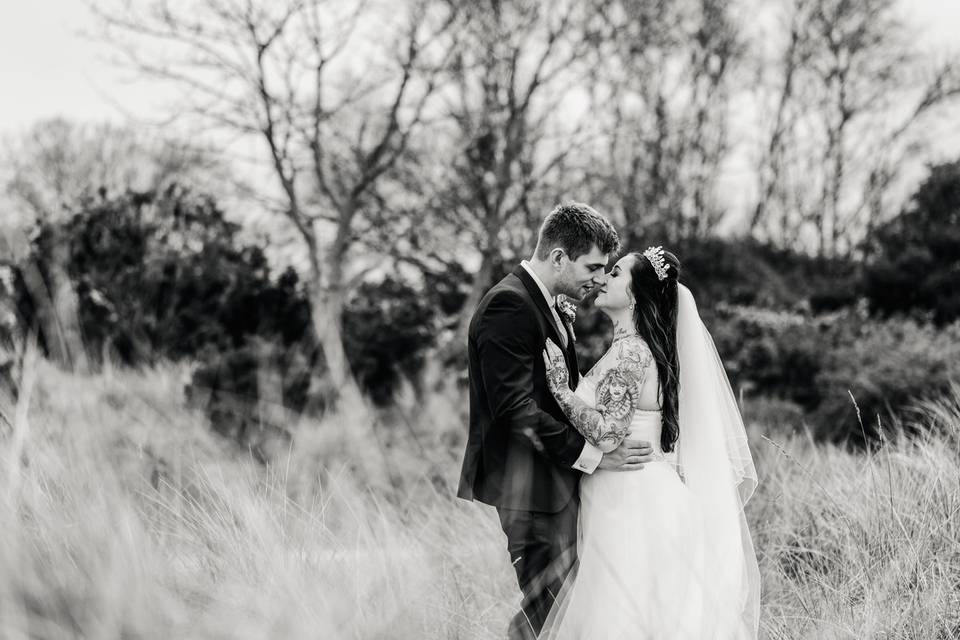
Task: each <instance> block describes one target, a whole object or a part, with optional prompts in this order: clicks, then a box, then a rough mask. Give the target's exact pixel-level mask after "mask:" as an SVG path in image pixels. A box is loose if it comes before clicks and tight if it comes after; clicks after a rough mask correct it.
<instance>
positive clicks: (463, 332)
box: [450, 249, 496, 350]
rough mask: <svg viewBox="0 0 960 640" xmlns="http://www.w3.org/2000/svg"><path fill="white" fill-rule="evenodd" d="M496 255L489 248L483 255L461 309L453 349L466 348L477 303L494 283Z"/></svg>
mask: <svg viewBox="0 0 960 640" xmlns="http://www.w3.org/2000/svg"><path fill="white" fill-rule="evenodd" d="M495 256H496V254H495V253H494V252H493V251H492V250H489V249H488V250H486V251H484V252H483V255H482V256H481V259H480V268H479V269H478V270H477V275H476V276H475V277H474V279H473V285H472V286H471V288H470V293H469V295H467V299H466V300H465V301H464V303H463V309H461V311H460V320H459V322H458V323H457V332H456V337H455V338H454V341H453V343H452V344H451V345H450V347H451V349H453V350H466V347H467V334H468V333H469V331H470V320H471V319H472V318H473V312H474V310H476V308H477V305H478V304H480V299H481V298H483V296H484V294H485V293H486V292H487V290H488V289H489V288H490V285H491V284H492V282H491V280H492V279H493V262H494V257H495Z"/></svg>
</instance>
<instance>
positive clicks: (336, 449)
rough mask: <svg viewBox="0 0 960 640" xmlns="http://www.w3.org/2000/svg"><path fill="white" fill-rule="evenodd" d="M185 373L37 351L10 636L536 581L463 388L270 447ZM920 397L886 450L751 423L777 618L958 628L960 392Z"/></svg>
mask: <svg viewBox="0 0 960 640" xmlns="http://www.w3.org/2000/svg"><path fill="white" fill-rule="evenodd" d="M182 373H183V372H182V370H180V369H178V368H176V367H166V368H160V369H155V370H151V371H146V372H143V373H130V372H126V371H124V372H114V371H110V370H107V371H105V372H103V373H101V374H98V375H96V376H90V377H80V376H74V375H68V374H64V373H62V372H60V371H58V370H56V369H55V368H53V367H52V366H50V365H48V364H46V363H44V362H42V361H41V362H36V363H35V365H34V366H28V367H27V374H26V375H27V379H26V380H24V385H23V390H24V391H23V393H22V394H21V402H20V405H19V406H18V407H17V408H16V410H14V409H13V408H8V409H7V411H5V413H6V415H8V416H9V418H10V419H9V423H7V424H5V425H3V426H0V431H2V435H0V530H2V531H3V543H2V544H0V637H2V638H75V637H84V638H272V637H283V638H418V639H419V638H497V637H502V634H503V631H504V628H505V625H506V622H507V620H508V618H509V616H510V615H511V613H512V610H513V608H514V606H515V605H516V603H517V601H518V594H517V591H516V587H515V585H514V582H513V576H512V572H511V569H510V566H509V563H508V560H507V556H506V552H505V550H504V545H503V539H502V534H501V533H500V531H499V529H498V527H497V523H496V520H495V518H494V516H493V514H492V513H491V510H490V509H488V508H484V507H482V506H480V505H472V504H467V503H464V502H462V501H458V500H456V499H454V498H453V497H452V487H453V484H454V480H455V478H456V473H457V462H458V457H459V454H460V446H461V444H460V443H461V440H462V435H461V434H462V429H463V426H462V424H463V423H462V417H463V404H462V402H461V401H460V398H459V397H458V396H456V394H454V393H453V392H449V391H448V392H446V393H438V394H437V395H436V396H435V397H431V398H428V399H426V401H425V402H424V403H422V404H414V403H412V402H411V403H409V404H407V405H401V406H400V407H398V408H397V409H395V410H394V411H393V412H391V413H390V414H388V415H386V416H381V419H380V420H379V421H378V422H376V423H371V422H370V421H369V420H366V419H360V418H357V417H356V416H346V415H344V416H336V417H330V418H328V419H327V420H325V421H323V422H322V423H319V424H314V423H310V422H304V423H303V424H299V425H297V426H296V427H295V433H296V440H295V444H294V445H293V446H290V447H288V448H287V449H286V450H281V451H280V452H279V453H278V454H277V455H276V460H275V462H274V463H273V464H272V465H270V466H269V467H266V468H264V467H263V466H261V465H259V464H258V463H257V462H255V461H254V460H253V459H252V457H251V456H250V455H247V454H245V452H243V451H238V450H237V449H235V448H234V447H233V446H232V445H230V444H229V443H226V442H224V441H222V440H219V439H218V438H217V437H216V436H214V435H212V434H211V433H210V432H209V430H208V429H207V427H206V425H205V423H204V421H203V418H202V416H201V415H200V414H199V413H197V412H194V411H191V410H188V409H186V408H185V405H184V402H183V398H182V392H181V388H182ZM917 420H921V421H924V422H925V425H924V426H925V427H927V429H926V431H927V432H929V433H930V435H928V436H924V437H918V438H914V439H912V440H899V441H896V442H891V443H888V444H887V446H885V447H884V448H883V449H881V450H880V451H879V452H876V453H873V454H869V455H863V454H860V455H857V454H852V453H849V452H846V451H843V450H841V449H839V448H836V447H832V446H820V445H815V444H813V443H812V442H811V441H810V440H809V439H808V438H806V437H803V436H791V437H786V438H777V437H770V439H769V440H767V439H764V438H763V437H760V436H761V435H762V434H761V433H760V432H761V431H762V429H759V428H756V427H753V428H752V431H753V432H754V434H753V435H755V436H757V437H756V438H755V440H754V451H755V455H756V458H757V462H758V467H759V470H760V474H761V486H760V489H759V490H758V493H757V495H756V496H755V498H754V500H753V501H752V502H751V503H750V505H749V507H748V511H749V514H748V515H749V517H750V520H751V522H752V524H753V531H754V536H755V542H756V546H757V549H758V553H759V556H760V563H761V570H762V574H763V586H764V606H763V614H762V623H761V626H762V634H763V636H764V637H767V638H944V639H945V638H957V637H960V613H958V611H960V599H958V595H957V594H958V592H960V523H958V515H957V514H958V512H960V393H958V394H957V396H956V397H953V398H948V399H945V400H944V401H942V402H940V403H936V404H931V405H929V406H927V407H926V409H925V411H924V413H923V414H922V415H921V416H919V417H918V418H917Z"/></svg>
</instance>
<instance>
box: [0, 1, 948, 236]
mask: <svg viewBox="0 0 960 640" xmlns="http://www.w3.org/2000/svg"><path fill="white" fill-rule="evenodd" d="M753 1H755V2H757V3H759V4H760V6H764V7H766V8H773V7H776V3H779V2H780V0H753ZM900 3H901V4H900V11H901V13H902V15H903V16H904V18H905V19H906V20H907V22H908V23H910V24H912V26H913V28H914V29H915V31H916V33H917V34H918V38H919V39H920V43H919V45H920V48H921V49H922V50H924V51H928V52H930V53H932V54H933V55H932V58H933V59H934V60H936V59H940V60H942V59H943V58H944V57H945V56H946V54H948V53H950V52H953V53H960V42H958V40H957V36H956V34H957V33H958V32H960V0H900ZM91 25H92V18H91V16H90V14H89V10H88V9H87V8H86V6H85V3H84V2H83V1H82V0H32V1H31V0H0V140H3V138H4V137H6V136H7V135H14V136H15V135H16V134H17V133H19V132H21V131H24V130H25V129H27V128H28V127H29V126H30V125H31V124H33V123H34V122H36V121H37V120H41V119H45V118H50V117H53V116H63V117H67V118H69V119H72V120H77V121H85V122H102V121H105V120H109V121H113V122H117V123H123V122H127V123H129V122H138V121H139V122H144V123H153V122H157V121H158V120H160V119H161V118H162V116H163V115H164V111H163V107H164V104H165V103H166V102H168V101H169V100H168V99H169V94H168V93H167V91H169V87H168V86H167V87H161V86H158V85H156V84H152V85H151V84H145V83H143V82H133V78H132V73H131V72H130V71H121V70H119V69H118V68H117V67H116V66H115V65H113V64H112V63H111V62H110V60H109V55H110V52H109V50H108V49H107V48H106V47H105V46H104V45H103V44H100V43H97V42H95V41H94V40H92V39H91V38H90V37H89V35H84V33H87V34H89V32H90V31H92V26H91ZM754 26H755V27H757V28H756V29H754V30H752V31H757V30H760V29H761V25H760V24H758V25H754ZM938 126H939V127H942V129H938V133H936V134H935V135H933V136H931V137H932V138H933V139H934V143H933V148H930V149H928V150H927V152H925V153H924V154H923V157H922V158H919V157H918V158H915V159H914V162H912V163H911V166H905V167H904V168H903V169H904V171H903V172H902V173H903V174H904V175H907V176H909V179H908V180H907V182H909V183H911V184H912V183H915V181H916V180H919V179H920V178H921V177H922V174H923V173H924V172H925V168H924V163H926V162H941V161H944V160H947V159H953V158H956V157H957V156H958V155H960V125H958V124H957V123H956V122H955V121H951V122H941V123H940V125H938ZM248 142H249V141H248ZM236 151H239V156H238V157H240V156H243V155H244V154H248V153H252V152H251V151H250V150H249V147H248V146H244V147H242V148H240V149H239V150H237V149H234V150H233V152H236ZM747 151H749V149H740V150H739V151H738V152H737V153H735V154H733V155H732V156H731V157H730V158H728V160H727V162H726V164H725V166H724V168H723V170H722V171H721V184H720V185H719V190H720V192H719V195H720V196H721V198H722V201H723V202H724V204H725V205H726V206H727V207H728V208H729V209H730V210H731V211H740V210H742V209H743V207H744V202H747V201H749V199H750V197H752V196H750V193H751V192H750V188H751V186H752V185H753V182H754V181H753V178H752V175H753V174H752V172H753V170H754V167H753V165H752V164H751V162H752V161H751V158H750V156H749V154H748V153H747ZM0 170H2V167H0ZM904 188H907V187H904ZM901 195H902V197H906V192H904V194H901ZM898 197H900V196H898ZM738 220H739V218H738V217H737V216H733V217H731V218H730V221H731V222H730V224H734V225H736V224H739V222H738Z"/></svg>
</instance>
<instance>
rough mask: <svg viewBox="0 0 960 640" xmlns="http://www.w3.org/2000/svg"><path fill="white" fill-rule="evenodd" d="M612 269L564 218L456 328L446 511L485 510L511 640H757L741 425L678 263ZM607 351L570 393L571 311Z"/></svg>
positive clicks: (662, 260)
mask: <svg viewBox="0 0 960 640" xmlns="http://www.w3.org/2000/svg"><path fill="white" fill-rule="evenodd" d="M619 253H620V241H619V238H618V235H617V232H616V230H615V229H614V228H613V226H612V225H611V224H610V222H609V221H608V220H606V219H605V218H604V217H603V216H601V215H600V214H599V213H597V212H596V211H594V210H593V209H592V208H590V207H589V206H587V205H584V204H579V203H569V204H563V205H560V206H558V207H556V208H555V209H554V210H553V211H552V212H550V214H549V215H548V216H547V218H546V220H544V222H543V225H542V226H541V228H540V232H539V235H538V238H537V247H536V250H535V253H534V255H533V256H532V257H531V259H530V260H525V261H523V262H522V263H521V264H520V265H519V266H518V267H517V268H516V269H515V270H514V271H513V273H511V274H509V275H507V276H506V277H505V278H504V279H503V280H501V281H500V282H499V283H498V284H497V285H495V286H494V287H493V288H492V289H490V291H489V292H488V293H487V294H486V296H485V297H484V298H483V299H482V300H481V302H480V304H479V305H478V307H477V309H476V311H475V313H474V316H473V320H472V322H471V324H470V331H469V344H468V357H469V364H468V367H469V377H470V430H469V435H468V439H467V447H466V453H465V457H464V461H463V468H462V471H461V476H460V487H459V491H458V495H459V496H460V497H461V498H465V499H468V500H474V499H475V500H478V501H480V502H483V503H486V504H489V505H492V506H494V507H496V509H497V513H498V515H499V518H500V524H501V526H502V528H503V532H504V533H505V534H506V540H507V549H508V552H509V555H510V562H511V563H512V565H513V568H514V569H515V571H516V574H517V581H518V583H519V585H520V590H521V591H522V594H523V598H522V601H521V607H520V612H519V613H517V615H516V616H514V618H513V620H512V621H511V623H510V626H509V630H508V635H509V637H510V638H511V640H519V639H533V638H540V639H544V638H546V639H549V640H561V639H562V640H589V639H594V638H595V639H597V640H617V639H624V640H625V639H628V638H629V639H635V638H643V639H656V640H660V639H674V638H676V639H690V640H701V639H711V640H712V639H716V640H733V639H736V640H740V639H755V638H756V637H757V629H758V617H759V595H760V594H759V591H760V580H759V572H758V569H757V561H756V556H755V554H754V550H753V544H752V542H751V538H750V532H749V530H748V528H747V524H746V521H745V519H744V515H743V505H744V503H745V502H746V501H747V500H748V499H749V498H750V495H751V494H752V492H753V490H754V488H755V487H756V483H757V475H756V470H755V468H754V465H753V460H752V457H751V455H750V451H749V448H748V446H747V438H746V433H745V430H744V427H743V421H742V419H741V417H740V412H739V409H738V407H737V404H736V401H735V399H734V396H733V393H732V391H731V389H730V383H729V381H728V380H727V376H726V373H725V372H724V370H723V366H722V363H721V361H720V358H719V356H718V355H717V351H716V348H715V347H714V344H713V340H712V338H711V337H710V334H709V333H708V332H707V330H706V328H705V327H704V325H703V323H702V322H701V320H700V316H699V313H698V311H697V306H696V303H695V302H694V299H693V296H692V295H691V293H690V291H689V290H688V289H687V288H686V287H685V286H684V285H682V284H680V283H679V281H678V278H679V275H680V262H679V260H678V259H677V257H676V256H674V255H673V254H672V253H670V252H668V251H664V250H663V249H662V248H661V247H651V248H649V249H647V250H646V251H643V252H636V253H634V252H631V253H626V254H625V255H624V256H623V257H621V258H620V259H619V260H617V262H616V263H615V264H614V265H613V266H612V268H610V269H609V271H608V269H607V267H608V263H609V261H610V259H611V257H614V256H616V255H618V254H619ZM593 292H595V293H596V298H595V304H596V306H597V307H598V308H599V309H600V310H601V311H603V312H604V313H605V314H606V315H607V316H608V317H609V318H610V319H611V320H612V322H613V327H614V335H613V340H612V343H611V345H610V347H609V349H608V350H607V352H606V353H605V354H604V355H603V357H602V358H600V360H599V361H598V362H597V363H596V365H595V366H594V367H593V368H592V369H591V370H590V371H589V373H587V374H586V375H585V376H583V377H582V378H581V376H580V372H579V370H578V368H577V354H576V350H575V349H574V334H573V328H572V326H571V324H570V323H571V321H572V320H571V319H570V318H569V314H568V310H567V309H564V308H563V307H562V306H561V305H558V304H556V302H555V299H556V298H557V296H561V297H563V296H565V297H566V298H569V299H573V300H576V301H579V300H580V299H582V298H584V297H585V296H586V295H587V294H591V293H593Z"/></svg>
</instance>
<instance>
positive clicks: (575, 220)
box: [535, 202, 620, 260]
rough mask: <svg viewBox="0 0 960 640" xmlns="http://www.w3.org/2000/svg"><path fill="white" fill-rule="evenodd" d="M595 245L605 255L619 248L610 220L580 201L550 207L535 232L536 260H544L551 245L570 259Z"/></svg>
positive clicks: (617, 237)
mask: <svg viewBox="0 0 960 640" xmlns="http://www.w3.org/2000/svg"><path fill="white" fill-rule="evenodd" d="M594 245H596V246H597V247H598V248H599V249H600V251H603V252H604V253H606V254H608V255H614V254H617V253H619V252H620V236H618V235H617V230H616V229H614V228H613V225H612V224H610V221H609V220H607V219H606V218H604V217H603V216H602V215H600V214H599V213H597V212H596V211H595V210H594V209H593V208H592V207H590V206H588V205H585V204H583V203H582V202H564V203H561V204H558V205H557V206H556V207H554V208H553V211H551V212H550V213H548V214H547V218H546V219H545V220H544V221H543V224H542V225H541V226H540V233H539V235H538V236H537V250H536V252H535V254H536V256H537V259H538V260H546V259H547V257H548V256H549V255H550V251H551V250H552V249H553V248H554V247H560V248H561V249H563V250H564V251H566V252H567V255H568V256H569V257H570V259H571V260H576V259H577V258H579V257H580V256H582V255H584V254H585V253H589V252H590V250H591V249H592V248H593V246H594Z"/></svg>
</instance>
